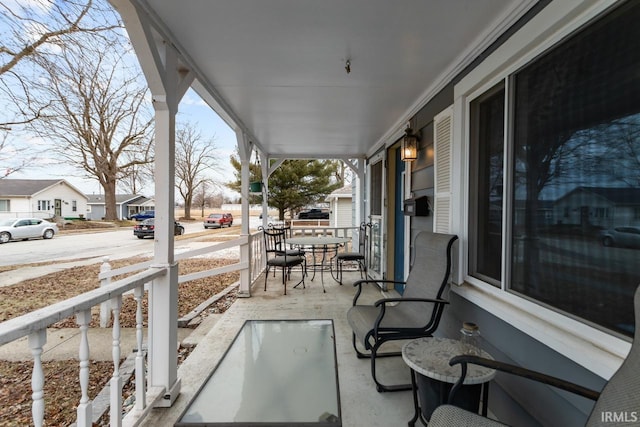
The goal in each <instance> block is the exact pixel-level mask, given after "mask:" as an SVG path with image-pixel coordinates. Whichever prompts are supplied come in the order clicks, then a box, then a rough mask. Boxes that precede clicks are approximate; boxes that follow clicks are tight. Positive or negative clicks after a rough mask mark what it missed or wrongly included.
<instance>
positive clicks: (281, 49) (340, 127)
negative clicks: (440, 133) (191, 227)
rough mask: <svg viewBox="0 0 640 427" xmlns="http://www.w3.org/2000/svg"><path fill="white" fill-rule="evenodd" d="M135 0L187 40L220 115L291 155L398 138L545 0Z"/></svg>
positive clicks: (182, 45) (159, 25)
mask: <svg viewBox="0 0 640 427" xmlns="http://www.w3.org/2000/svg"><path fill="white" fill-rule="evenodd" d="M118 1H119V0H116V1H114V3H117V2H118ZM120 1H121V0H120ZM130 1H131V2H132V3H133V4H134V5H136V6H137V8H138V10H139V13H141V16H142V17H143V18H142V19H145V20H146V19H148V20H150V21H151V22H153V26H154V27H155V28H156V29H157V30H158V31H159V32H160V33H161V34H162V35H163V37H165V38H168V39H169V40H170V41H171V42H172V43H173V44H174V45H175V46H176V47H177V49H178V50H179V52H180V54H181V55H182V61H183V62H185V63H186V64H188V66H189V67H190V68H192V69H193V70H195V72H196V76H197V77H196V78H197V82H196V83H195V84H194V88H195V89H196V90H197V91H198V92H199V93H200V95H201V96H203V98H204V99H205V101H207V102H209V103H210V105H212V107H213V108H214V109H216V110H217V111H218V113H219V114H220V115H221V117H223V118H224V119H225V120H227V121H228V122H229V124H230V125H231V126H232V127H233V128H242V129H244V130H245V131H246V132H247V133H248V134H249V135H250V136H251V138H252V140H253V141H254V142H256V144H257V145H258V146H259V147H260V148H261V149H262V151H263V152H265V153H267V154H268V155H269V156H271V157H288V158H292V157H315V158H356V157H362V156H365V155H367V154H370V153H371V152H372V150H374V149H375V148H376V147H377V146H379V144H381V143H384V142H388V141H392V140H394V139H395V138H398V137H399V136H400V135H401V133H402V130H403V129H404V127H405V124H406V122H407V121H408V119H409V118H410V117H411V116H412V115H414V114H415V113H416V111H417V110H418V108H420V107H421V106H422V105H423V104H424V103H425V102H426V101H428V99H429V98H430V97H432V96H433V95H434V94H435V93H437V91H438V90H440V89H441V88H442V86H443V84H445V83H447V82H448V81H449V80H450V79H451V77H453V75H455V73H457V72H458V71H459V70H460V69H461V68H462V67H463V66H464V65H466V64H468V63H469V62H470V61H471V60H472V59H473V58H474V57H475V56H476V55H477V54H478V53H479V52H481V51H482V50H483V49H484V48H485V47H486V46H487V45H488V44H489V43H490V42H491V41H493V40H495V38H496V37H497V36H498V35H499V34H500V32H501V31H502V30H503V29H504V27H506V26H508V25H510V24H511V23H512V22H513V21H514V20H515V19H517V17H519V16H520V15H521V14H522V13H524V11H526V9H527V8H528V7H529V6H530V5H531V4H532V3H534V2H533V1H532V0H428V1H427V0H396V1H389V0H321V1H319V0H216V1H209V0H190V1H175V0H130ZM347 60H350V62H351V72H350V73H347V72H346V70H345V64H346V61H347ZM214 100H215V101H214ZM221 105H224V108H223V107H221ZM223 110H224V111H223Z"/></svg>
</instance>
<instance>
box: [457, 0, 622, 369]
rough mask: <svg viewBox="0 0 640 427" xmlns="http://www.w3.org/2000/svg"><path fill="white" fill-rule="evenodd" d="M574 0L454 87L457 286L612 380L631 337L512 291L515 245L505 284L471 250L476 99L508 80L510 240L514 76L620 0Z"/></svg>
mask: <svg viewBox="0 0 640 427" xmlns="http://www.w3.org/2000/svg"><path fill="white" fill-rule="evenodd" d="M569 3H570V2H552V3H550V4H549V5H548V6H547V7H545V8H544V9H543V10H542V11H540V13H538V14H537V15H536V16H534V17H533V18H532V19H531V20H530V21H529V22H528V23H527V24H525V25H524V26H523V27H522V28H521V29H520V30H519V31H518V32H516V33H515V34H514V35H513V36H512V37H511V38H510V39H509V40H507V41H506V42H505V43H504V44H503V45H502V46H500V47H499V48H498V49H496V51H494V52H493V53H492V54H491V55H489V56H488V57H487V58H486V59H485V60H484V61H483V62H482V63H481V64H480V65H479V66H478V67H476V68H475V69H474V70H471V71H470V72H469V74H467V75H466V76H465V77H464V78H463V79H461V80H460V82H458V84H456V86H455V87H454V108H453V111H454V134H455V135H456V137H455V139H454V162H455V163H457V164H462V165H464V167H463V168H462V169H463V171H464V172H463V173H461V174H459V175H458V177H457V179H458V180H459V182H458V188H459V189H460V191H459V192H458V194H456V195H455V197H456V198H458V200H457V203H456V204H457V205H458V206H460V208H461V212H462V215H459V216H458V218H457V221H456V223H455V224H454V228H455V231H457V232H459V233H460V234H462V236H461V237H463V239H461V245H460V252H459V253H460V257H459V267H460V270H459V271H461V272H462V278H463V280H464V283H463V284H462V285H461V286H460V287H453V288H452V291H453V292H455V293H457V294H459V295H461V296H462V297H464V298H465V299H467V300H469V301H470V302H472V303H474V304H476V305H478V306H479V307H481V308H483V309H485V310H487V311H489V312H491V313H492V314H493V315H495V316H497V317H498V318H500V319H502V320H504V321H505V322H507V323H509V324H510V325H512V326H514V327H516V328H517V329H519V330H521V331H523V332H524V333H526V334H527V335H529V336H531V337H532V338H534V339H536V340H538V341H540V342H541V343H543V344H545V345H547V346H548V347H550V348H552V349H554V350H556V351H558V352H559V353H560V354H563V355H565V356H566V357H568V358H570V359H571V360H574V361H575V362H576V363H578V364H580V365H582V366H584V367H585V368H587V369H589V370H590V371H592V372H594V373H596V374H597V375H600V376H601V377H603V378H605V379H607V378H609V377H610V376H611V375H612V374H613V373H614V372H615V370H616V369H617V368H618V367H619V365H620V363H621V362H622V360H623V359H624V357H626V354H627V353H628V351H629V348H630V342H629V340H628V339H626V338H622V337H619V336H617V335H613V334H612V333H609V332H607V331H604V330H602V329H599V328H596V327H593V326H591V325H589V324H587V323H585V322H583V321H579V320H576V319H574V318H572V317H569V316H567V315H566V314H563V313H561V312H559V311H556V310H553V309H550V308H548V307H545V306H542V305H540V304H539V303H537V302H533V301H530V300H527V299H526V298H523V297H522V296H521V295H518V294H515V293H512V292H510V291H508V289H507V284H508V283H510V282H509V281H510V271H509V263H508V262H506V261H505V260H509V259H510V258H511V254H510V253H509V250H510V246H511V245H509V244H507V245H503V248H502V260H503V261H502V273H503V274H502V277H503V279H502V281H501V283H500V286H499V287H495V286H493V285H491V284H489V283H487V282H485V281H482V280H479V279H478V278H475V277H473V276H471V275H470V274H469V273H468V271H469V265H470V261H469V258H468V257H469V253H470V249H471V248H470V247H469V237H470V232H471V231H472V230H471V226H470V224H471V222H472V220H473V215H474V213H473V211H472V210H471V207H470V203H469V200H470V191H471V189H470V185H469V177H470V176H469V175H470V170H469V166H470V163H471V160H470V153H471V151H470V143H471V140H472V138H471V135H470V129H469V128H470V126H469V125H470V120H471V119H470V118H471V111H470V106H471V102H472V101H473V100H475V99H477V98H478V97H479V96H480V95H482V94H483V93H485V92H487V91H488V90H490V89H491V88H492V87H494V86H495V85H496V84H498V83H500V82H501V81H504V83H505V91H506V94H507V95H506V97H507V99H506V100H505V101H506V105H505V107H506V108H505V116H506V117H505V126H508V127H509V128H508V129H505V144H506V146H505V172H504V192H503V194H504V197H503V236H504V237H503V239H504V241H511V230H510V224H511V220H510V219H511V217H512V214H513V212H512V211H511V205H512V204H511V200H510V198H511V194H512V190H513V188H512V186H513V176H512V171H511V167H510V165H511V164H512V160H511V159H512V156H513V148H512V139H513V135H512V131H513V129H512V128H511V127H510V126H509V123H511V121H512V115H513V100H512V99H510V98H509V97H511V96H513V94H512V92H513V91H512V90H511V87H510V86H511V84H512V82H511V77H510V76H513V75H514V73H515V72H516V71H517V70H518V69H520V68H522V67H524V66H526V65H527V64H528V63H530V62H531V61H532V60H534V59H535V58H536V57H537V56H539V55H541V54H543V53H545V52H547V51H548V50H549V49H553V48H554V47H555V46H557V45H559V43H561V42H562V41H563V40H564V38H566V37H567V36H569V35H571V34H573V33H574V32H575V31H577V30H579V29H580V28H582V27H583V26H584V25H586V24H588V23H589V22H591V21H593V20H594V19H596V18H598V17H599V15H601V14H603V13H606V12H609V11H610V8H611V6H614V5H616V3H617V2H616V1H614V0H601V1H597V2H595V3H590V4H587V5H585V4H584V3H581V4H569Z"/></svg>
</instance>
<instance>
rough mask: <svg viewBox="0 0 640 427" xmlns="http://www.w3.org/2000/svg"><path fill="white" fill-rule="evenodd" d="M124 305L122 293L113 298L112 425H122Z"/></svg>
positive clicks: (110, 384) (110, 413) (117, 426)
mask: <svg viewBox="0 0 640 427" xmlns="http://www.w3.org/2000/svg"><path fill="white" fill-rule="evenodd" d="M136 289H138V288H136ZM121 307H122V295H118V296H115V297H113V298H112V299H111V309H112V310H113V331H112V332H113V342H112V346H111V347H112V348H111V357H112V358H113V376H112V377H111V381H110V382H109V389H110V392H111V396H110V399H109V401H110V406H109V422H110V425H111V426H112V427H120V426H121V425H122V377H121V376H120V308H121Z"/></svg>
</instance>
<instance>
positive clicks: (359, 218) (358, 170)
mask: <svg viewBox="0 0 640 427" xmlns="http://www.w3.org/2000/svg"><path fill="white" fill-rule="evenodd" d="M343 161H344V163H345V164H346V165H347V166H348V167H349V168H350V169H351V170H352V171H353V172H354V173H355V175H356V182H355V185H354V188H355V200H356V201H355V210H356V214H355V218H356V223H355V224H354V225H355V226H359V225H360V224H361V223H362V222H366V218H365V211H364V198H365V170H366V169H365V159H364V157H363V158H359V159H355V162H354V159H343Z"/></svg>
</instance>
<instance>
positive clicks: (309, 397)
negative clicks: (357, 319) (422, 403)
mask: <svg viewBox="0 0 640 427" xmlns="http://www.w3.org/2000/svg"><path fill="white" fill-rule="evenodd" d="M334 337H335V333H334V328H333V321H332V320H247V321H246V322H245V323H244V325H243V326H242V328H241V329H240V331H239V332H238V334H237V335H236V337H235V338H234V340H233V342H232V343H231V345H230V346H229V348H228V349H227V352H226V353H225V355H224V356H223V357H222V359H221V360H220V362H219V363H218V365H217V366H216V368H215V369H214V371H213V372H212V374H211V375H210V376H209V378H208V379H207V381H205V383H204V385H203V386H202V387H201V388H200V390H199V391H198V393H197V394H196V396H195V397H194V398H193V400H192V401H191V402H190V403H189V405H188V406H187V409H186V410H185V411H184V413H183V414H182V415H181V417H180V420H179V421H178V422H177V423H176V426H185V427H186V426H192V427H193V426H259V425H265V426H266V425H269V426H321V427H340V426H342V420H341V412H340V394H339V387H338V365H337V363H336V348H335V338H334Z"/></svg>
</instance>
